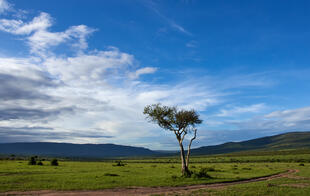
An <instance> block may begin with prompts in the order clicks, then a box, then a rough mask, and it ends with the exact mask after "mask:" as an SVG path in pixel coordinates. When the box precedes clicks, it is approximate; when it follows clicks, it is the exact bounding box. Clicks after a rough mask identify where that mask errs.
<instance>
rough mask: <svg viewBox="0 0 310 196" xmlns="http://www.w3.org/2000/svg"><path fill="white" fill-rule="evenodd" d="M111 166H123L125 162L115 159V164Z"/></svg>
mask: <svg viewBox="0 0 310 196" xmlns="http://www.w3.org/2000/svg"><path fill="white" fill-rule="evenodd" d="M113 166H125V164H124V163H122V161H116V164H115V165H113Z"/></svg>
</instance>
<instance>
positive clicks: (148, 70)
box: [129, 67, 157, 79]
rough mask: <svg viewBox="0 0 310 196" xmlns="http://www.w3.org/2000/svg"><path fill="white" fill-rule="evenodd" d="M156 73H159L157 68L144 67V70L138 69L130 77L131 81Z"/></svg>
mask: <svg viewBox="0 0 310 196" xmlns="http://www.w3.org/2000/svg"><path fill="white" fill-rule="evenodd" d="M156 71H157V68H156V67H144V68H140V69H137V70H136V71H135V72H133V73H130V74H129V77H130V78H131V79H137V78H139V77H140V76H141V75H143V74H152V73H155V72H156Z"/></svg>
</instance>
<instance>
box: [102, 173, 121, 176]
mask: <svg viewBox="0 0 310 196" xmlns="http://www.w3.org/2000/svg"><path fill="white" fill-rule="evenodd" d="M104 176H119V175H118V174H111V173H105V174H104Z"/></svg>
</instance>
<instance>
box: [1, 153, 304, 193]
mask: <svg viewBox="0 0 310 196" xmlns="http://www.w3.org/2000/svg"><path fill="white" fill-rule="evenodd" d="M277 156H279V157H277ZM307 156H308V155H307ZM307 156H305V155H296V156H295V158H294V157H293V155H269V156H268V155H264V156H256V157H255V156H240V157H233V158H234V159H237V160H242V161H240V162H235V161H233V162H231V163H229V161H231V157H227V156H223V157H220V156H214V157H193V158H192V161H193V163H192V164H191V165H190V169H191V170H192V171H199V170H200V168H203V167H208V168H209V171H208V174H209V175H210V176H211V177H212V178H208V179H195V178H182V177H180V163H179V161H178V160H177V159H176V158H174V157H170V158H169V157H168V158H157V159H148V160H123V163H125V166H115V162H111V161H110V162H73V161H59V166H51V165H50V163H49V162H47V161H43V163H44V165H43V166H39V165H28V164H27V161H20V160H2V161H0V192H7V191H27V190H98V189H105V188H116V187H132V186H147V187H151V186H181V185H191V184H205V183H216V182H224V181H235V180H242V179H248V178H253V177H260V176H267V175H271V174H275V173H279V172H283V171H286V170H287V169H290V168H294V169H300V171H301V172H300V173H298V175H300V176H304V177H310V163H304V164H305V166H299V164H300V163H298V162H297V161H299V160H300V159H301V158H302V159H304V160H306V159H307ZM275 157H276V158H279V159H281V160H290V162H263V161H262V160H265V159H267V158H268V159H271V160H272V159H274V158H275ZM213 159H215V160H213ZM291 159H292V160H295V162H292V161H291ZM210 160H213V161H210ZM247 160H250V161H248V162H247ZM255 160H256V162H255ZM221 161H222V162H221ZM281 180H282V181H283V180H285V179H279V180H278V181H279V182H278V181H277V180H274V181H272V182H258V183H250V184H245V185H237V186H233V187H229V188H225V189H223V190H208V191H209V192H210V194H215V195H216V194H219V195H222V194H224V195H226V193H227V194H228V192H230V193H231V194H230V195H242V194H243V193H242V194H239V192H238V191H239V190H246V189H247V187H248V190H249V193H251V191H252V190H253V191H252V193H256V192H255V189H257V188H262V189H266V186H267V185H266V183H274V184H277V183H278V184H281V183H284V182H281ZM289 180H292V179H289ZM285 183H289V182H285ZM292 183H293V182H292ZM235 187H237V188H235ZM264 187H265V188H264ZM286 189H289V190H288V193H289V191H290V190H291V191H294V190H295V189H296V188H292V187H282V186H271V187H268V189H266V190H263V191H267V190H272V191H273V193H276V192H275V191H281V190H284V191H285V190H286ZM298 190H299V189H298ZM202 191H203V190H202ZM225 191H227V192H225ZM300 191H301V190H300ZM305 191H306V192H308V193H310V192H309V189H305ZM301 192H302V191H301ZM203 193H206V192H202V194H203ZM264 193H266V192H264ZM298 193H299V192H298ZM197 194H198V193H197ZM302 194H303V193H301V195H302ZM243 195H246V194H245V193H244V194H243ZM248 195H251V194H248ZM254 195H255V194H254ZM267 195H268V194H267ZM275 195H277V194H275Z"/></svg>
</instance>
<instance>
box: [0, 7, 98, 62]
mask: <svg viewBox="0 0 310 196" xmlns="http://www.w3.org/2000/svg"><path fill="white" fill-rule="evenodd" d="M52 24H53V19H52V17H51V16H50V15H49V14H48V13H45V12H41V13H40V15H39V16H37V17H34V18H33V20H32V21H30V22H28V23H25V22H23V21H22V20H14V19H12V20H7V19H1V20H0V30H1V31H5V32H8V33H12V34H15V35H23V36H26V39H27V40H28V44H29V46H30V48H31V52H32V53H34V54H38V55H40V56H44V55H47V54H48V52H47V51H46V50H47V49H48V48H50V47H51V46H57V45H59V44H61V43H64V42H67V41H70V40H78V42H75V43H74V44H73V46H74V47H76V48H78V49H80V50H83V49H86V48H87V42H86V38H87V36H88V35H89V34H91V33H92V32H93V31H94V29H92V28H89V27H87V26H85V25H78V26H71V27H69V28H68V29H67V30H65V31H63V32H51V31H49V30H48V29H49V28H50V27H51V26H52Z"/></svg>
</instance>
